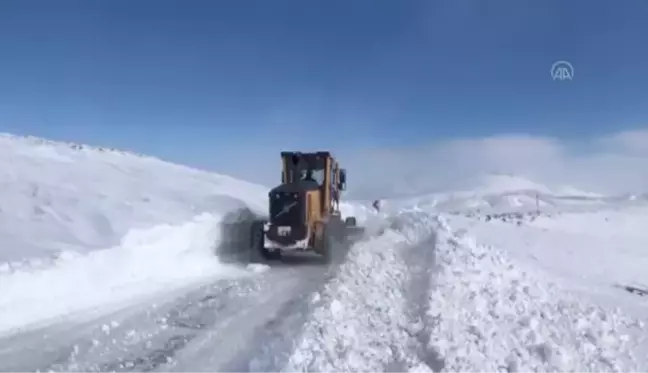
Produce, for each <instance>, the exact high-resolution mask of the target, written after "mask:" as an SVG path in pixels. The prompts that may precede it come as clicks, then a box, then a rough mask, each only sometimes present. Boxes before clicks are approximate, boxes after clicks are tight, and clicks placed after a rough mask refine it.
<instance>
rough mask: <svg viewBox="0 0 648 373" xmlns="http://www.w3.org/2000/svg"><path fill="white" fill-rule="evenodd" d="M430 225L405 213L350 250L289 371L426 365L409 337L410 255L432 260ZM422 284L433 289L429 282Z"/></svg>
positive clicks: (317, 300) (318, 297)
mask: <svg viewBox="0 0 648 373" xmlns="http://www.w3.org/2000/svg"><path fill="white" fill-rule="evenodd" d="M430 219H431V217H430V216H429V215H428V214H423V213H417V212H404V213H402V214H400V215H399V216H397V217H396V218H394V219H393V220H392V226H391V228H390V229H388V230H386V231H385V232H384V233H383V234H382V235H381V236H377V237H373V238H369V239H367V240H366V241H363V242H360V243H358V244H356V245H355V246H354V247H353V248H352V249H351V251H350V253H349V256H348V259H347V261H346V262H345V263H344V264H342V266H341V267H340V269H339V272H338V273H337V274H336V276H335V278H334V279H333V280H332V281H331V282H330V283H328V284H327V285H326V287H325V289H324V290H322V291H321V292H319V293H316V294H315V295H314V297H313V298H312V302H313V305H314V307H315V309H314V312H313V315H312V318H311V319H310V320H309V322H308V323H307V324H306V325H305V326H304V332H303V335H302V337H301V338H300V340H299V342H298V343H297V346H296V348H295V350H294V352H293V353H292V355H291V356H290V358H289V361H288V364H287V366H286V367H285V371H305V370H308V371H385V370H388V371H401V370H407V369H408V368H407V367H413V366H414V367H415V366H421V365H422V362H421V359H420V358H418V357H417V355H416V354H415V353H413V352H412V350H415V349H416V346H417V345H418V343H417V341H416V340H415V338H414V337H413V336H412V331H411V327H412V323H413V320H414V316H413V315H411V314H410V313H409V312H410V309H409V307H408V306H409V303H408V297H409V296H410V295H411V292H410V290H411V287H410V285H411V280H412V279H411V278H410V276H411V273H410V272H409V270H408V269H409V266H408V263H407V261H406V254H407V252H408V251H409V250H426V251H427V252H428V253H429V254H432V255H433V250H434V236H433V231H432V226H431V225H430V223H429V221H430ZM431 260H432V259H431ZM425 264H429V265H430V266H432V264H433V263H432V262H430V263H425ZM421 285H422V286H428V285H429V276H426V277H424V281H423V282H422V283H421ZM423 366H425V365H424V364H423ZM427 370H428V371H430V370H429V369H427Z"/></svg>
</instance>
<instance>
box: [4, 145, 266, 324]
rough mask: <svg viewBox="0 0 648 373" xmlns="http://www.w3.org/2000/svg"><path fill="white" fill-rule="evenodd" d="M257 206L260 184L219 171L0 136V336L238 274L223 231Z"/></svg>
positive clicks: (260, 208)
mask: <svg viewBox="0 0 648 373" xmlns="http://www.w3.org/2000/svg"><path fill="white" fill-rule="evenodd" d="M266 210H267V190H266V188H264V187H262V186H259V185H255V184H251V183H247V182H244V181H240V180H236V179H234V178H231V177H228V176H224V175H218V174H212V173H207V172H203V171H199V170H195V169H191V168H188V167H184V166H179V165H175V164H171V163H167V162H163V161H161V160H159V159H155V158H151V157H145V156H140V155H136V154H132V153H127V152H119V151H113V150H107V149H98V148H91V147H87V146H83V145H75V144H71V145H70V144H62V143H56V142H48V141H45V140H41V139H35V138H21V137H15V136H10V135H3V136H0V332H6V331H9V329H12V328H18V327H25V326H27V325H28V324H32V323H37V322H44V321H48V320H50V319H52V318H58V317H62V316H66V317H67V316H69V315H67V314H68V313H72V312H76V311H87V310H89V309H94V308H96V309H103V308H106V307H108V306H107V305H109V304H110V305H111V306H117V305H119V304H123V303H124V302H129V301H131V300H135V299H137V298H140V300H141V298H142V297H145V296H153V295H155V294H158V295H159V294H161V293H164V292H172V291H173V290H174V289H179V288H181V287H183V286H189V285H191V284H195V283H196V282H199V281H202V280H206V279H210V278H213V277H214V276H231V275H241V274H242V273H241V272H242V270H237V269H235V268H234V267H231V266H226V265H225V264H223V263H222V262H221V261H219V259H218V257H217V255H218V254H219V252H218V251H217V250H219V249H222V247H221V246H223V244H227V245H235V244H238V243H240V242H239V241H240V238H238V237H234V238H236V239H237V240H238V241H236V242H234V241H233V239H232V237H231V236H230V237H224V229H223V227H224V225H225V224H229V225H232V224H235V225H236V224H240V222H238V221H236V222H234V223H232V218H237V219H238V218H240V217H241V216H243V215H245V216H253V215H255V214H265V213H266ZM235 220H236V219H235ZM248 220H249V219H248ZM228 228H229V226H228ZM247 232H249V230H248V231H246V233H247ZM223 239H225V242H224V243H223V242H221V241H223ZM244 273H247V272H244Z"/></svg>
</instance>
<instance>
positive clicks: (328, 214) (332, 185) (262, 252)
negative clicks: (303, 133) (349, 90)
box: [251, 151, 363, 262]
mask: <svg viewBox="0 0 648 373" xmlns="http://www.w3.org/2000/svg"><path fill="white" fill-rule="evenodd" d="M281 160H282V166H283V167H282V168H283V170H282V173H281V181H282V182H281V184H280V185H278V186H276V187H275V188H273V189H271V190H270V192H269V193H268V198H269V219H268V220H258V221H255V222H254V224H252V232H251V236H252V240H251V245H252V255H253V260H262V261H263V260H272V259H280V258H281V257H282V255H283V254H285V253H294V252H315V253H317V254H319V255H320V256H321V257H323V258H324V260H325V261H326V262H330V261H331V259H332V258H333V257H334V256H335V255H336V254H340V252H339V250H344V249H345V248H348V245H349V244H350V241H351V240H352V239H353V238H355V237H357V236H358V235H360V234H361V233H362V232H363V229H362V228H360V227H357V225H356V224H357V223H356V218H355V217H352V216H350V217H346V218H345V219H344V220H343V219H342V215H341V212H340V194H341V191H343V190H345V189H346V170H345V169H342V168H340V167H339V165H338V162H337V161H336V159H335V158H334V157H333V156H332V155H331V153H330V152H327V151H318V152H312V153H302V152H281Z"/></svg>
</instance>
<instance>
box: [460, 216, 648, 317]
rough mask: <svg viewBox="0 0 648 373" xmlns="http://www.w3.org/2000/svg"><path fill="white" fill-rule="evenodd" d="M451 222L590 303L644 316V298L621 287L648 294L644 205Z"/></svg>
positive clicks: (464, 219)
mask: <svg viewBox="0 0 648 373" xmlns="http://www.w3.org/2000/svg"><path fill="white" fill-rule="evenodd" d="M449 222H450V224H451V225H452V226H453V227H456V228H463V229H467V230H469V231H470V234H471V235H473V236H474V237H475V238H476V239H477V240H478V242H480V243H482V244H486V245H492V246H497V247H499V248H501V249H502V250H505V251H506V252H507V253H508V254H509V255H511V257H513V258H515V259H516V260H517V261H518V262H519V263H521V264H524V265H525V266H527V267H529V268H536V269H537V270H538V271H542V273H543V274H544V275H545V276H550V277H552V278H553V279H554V280H556V281H560V283H561V286H562V287H564V288H567V289H569V290H572V291H577V292H578V293H579V294H582V295H583V296H586V298H587V299H590V300H596V301H600V302H603V303H606V304H611V305H613V306H614V307H616V306H623V308H624V309H625V310H627V311H630V312H636V313H638V314H645V307H646V305H647V303H646V300H645V299H644V298H642V297H638V296H636V295H634V294H630V293H628V292H626V291H625V290H622V289H621V288H620V287H622V286H626V285H630V286H636V287H638V288H641V289H646V290H648V271H646V268H648V252H646V247H647V246H648V232H646V230H645V229H644V227H645V226H646V223H648V209H647V208H645V207H632V208H624V209H619V210H601V211H596V212H588V213H561V214H552V215H546V214H542V215H540V216H527V215H521V216H518V217H516V218H515V219H512V218H509V219H506V221H502V220H500V219H492V220H490V221H488V222H486V221H484V219H483V218H482V219H480V218H479V217H478V216H474V217H472V218H468V217H464V216H453V217H451V218H449Z"/></svg>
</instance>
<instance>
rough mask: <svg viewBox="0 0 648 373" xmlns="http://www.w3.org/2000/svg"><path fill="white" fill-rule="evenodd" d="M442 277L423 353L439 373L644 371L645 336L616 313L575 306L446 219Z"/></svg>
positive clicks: (637, 323)
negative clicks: (438, 363) (432, 357)
mask: <svg viewBox="0 0 648 373" xmlns="http://www.w3.org/2000/svg"><path fill="white" fill-rule="evenodd" d="M437 234H438V245H437V260H438V263H439V266H440V267H441V271H440V273H439V274H438V276H437V278H436V283H435V287H434V288H433V291H432V292H431V300H430V308H429V311H428V315H427V320H426V324H427V325H428V327H429V329H428V331H427V333H428V335H429V336H430V342H429V346H428V348H429V349H430V350H432V351H436V353H437V354H438V356H439V358H440V359H441V360H442V361H443V370H444V371H500V370H507V371H591V370H596V371H635V370H645V369H646V367H647V366H648V365H647V364H646V358H645V356H646V354H645V350H644V351H643V352H644V353H643V354H642V355H638V356H637V355H634V354H633V351H636V350H638V349H639V347H640V344H641V343H642V340H641V338H642V337H643V335H645V333H646V332H647V331H648V330H646V328H645V325H644V324H643V323H642V322H641V321H639V320H636V319H633V318H631V317H628V316H627V315H624V314H623V313H621V312H620V311H619V310H612V311H610V310H604V309H602V308H600V307H597V306H595V305H592V304H588V303H584V302H579V301H578V300H577V299H576V298H573V297H571V296H570V295H568V294H567V293H565V292H563V291H561V290H560V289H558V288H557V287H556V286H554V285H552V284H551V282H549V281H543V280H542V277H539V276H537V274H531V273H529V272H527V271H525V270H522V269H521V268H520V267H519V266H517V265H516V264H515V263H514V262H512V261H511V260H510V259H508V257H507V256H506V255H505V254H504V252H502V251H499V250H498V249H496V248H494V247H491V246H484V245H478V244H476V243H475V240H474V239H473V238H471V237H469V236H467V235H465V231H454V230H453V228H451V227H450V226H449V225H448V224H447V221H446V220H445V219H440V223H439V227H438V232H437Z"/></svg>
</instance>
